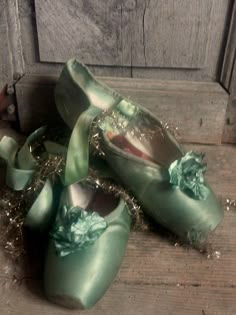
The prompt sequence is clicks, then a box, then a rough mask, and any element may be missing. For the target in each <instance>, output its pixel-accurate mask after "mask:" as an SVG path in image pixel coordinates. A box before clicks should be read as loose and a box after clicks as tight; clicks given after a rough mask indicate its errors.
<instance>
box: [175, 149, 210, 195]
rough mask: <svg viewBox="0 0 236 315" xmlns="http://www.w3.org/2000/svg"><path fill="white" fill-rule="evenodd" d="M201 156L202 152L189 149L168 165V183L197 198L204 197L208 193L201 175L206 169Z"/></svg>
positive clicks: (202, 155)
mask: <svg viewBox="0 0 236 315" xmlns="http://www.w3.org/2000/svg"><path fill="white" fill-rule="evenodd" d="M203 158H204V154H203V153H200V154H197V153H194V152H192V151H190V152H187V153H186V154H185V155H184V156H183V157H182V158H181V159H178V160H175V161H174V162H173V163H171V165H170V167H169V175H170V183H171V184H173V185H175V186H177V187H179V188H180V189H181V190H182V191H184V192H186V193H189V194H190V196H191V197H193V198H195V199H198V200H200V199H206V197H207V195H208V193H209V191H208V188H207V187H206V185H205V180H204V176H203V174H204V173H205V172H206V169H207V165H206V163H203V162H202V161H203Z"/></svg>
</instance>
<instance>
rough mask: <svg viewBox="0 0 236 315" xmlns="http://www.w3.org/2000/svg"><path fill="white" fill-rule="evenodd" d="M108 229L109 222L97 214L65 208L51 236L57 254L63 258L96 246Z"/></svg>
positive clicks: (79, 209)
mask: <svg viewBox="0 0 236 315" xmlns="http://www.w3.org/2000/svg"><path fill="white" fill-rule="evenodd" d="M106 228H107V222H106V221H105V219H104V218H103V217H101V216H100V215H99V214H98V213H97V212H87V211H85V210H83V209H82V208H80V207H71V208H68V207H66V206H64V207H63V208H62V211H61V213H60V216H59V217H58V218H57V220H56V223H55V226H54V228H53V230H52V232H51V236H52V238H53V240H54V245H55V247H56V252H57V254H58V255H59V256H61V257H63V256H66V255H69V254H71V253H74V252H75V251H77V250H80V249H84V248H85V247H88V246H90V245H92V244H94V243H95V241H96V240H97V239H98V238H99V237H100V235H101V234H102V233H103V232H104V231H105V229H106Z"/></svg>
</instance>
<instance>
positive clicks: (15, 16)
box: [6, 0, 25, 80]
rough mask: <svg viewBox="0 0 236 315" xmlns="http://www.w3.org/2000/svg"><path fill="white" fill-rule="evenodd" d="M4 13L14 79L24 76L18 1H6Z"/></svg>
mask: <svg viewBox="0 0 236 315" xmlns="http://www.w3.org/2000/svg"><path fill="white" fill-rule="evenodd" d="M6 11H7V20H8V29H9V46H10V50H11V57H10V58H11V62H12V69H13V75H12V76H13V77H14V79H16V80H17V79H19V77H21V76H22V75H23V74H24V66H25V65H24V57H23V48H22V43H21V28H20V20H19V7H18V0H11V1H6Z"/></svg>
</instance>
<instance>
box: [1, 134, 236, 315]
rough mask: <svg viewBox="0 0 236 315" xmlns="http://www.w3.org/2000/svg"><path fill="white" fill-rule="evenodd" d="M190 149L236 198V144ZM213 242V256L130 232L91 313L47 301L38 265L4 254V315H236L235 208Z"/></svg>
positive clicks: (215, 183) (219, 188) (219, 189)
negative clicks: (106, 287) (123, 253)
mask: <svg viewBox="0 0 236 315" xmlns="http://www.w3.org/2000/svg"><path fill="white" fill-rule="evenodd" d="M4 132H6V130H5V131H4ZM186 147H187V149H194V150H196V151H204V152H206V157H207V161H208V166H209V167H208V174H207V177H208V180H209V182H210V184H211V185H212V187H213V189H214V190H215V192H216V193H217V195H218V197H219V198H221V199H222V200H225V199H226V198H234V197H236V158H235V157H236V146H227V145H224V146H214V145H212V146H210V145H187V146H186ZM209 244H210V245H211V250H210V252H209V255H207V254H205V255H204V254H201V253H199V252H198V251H196V250H194V249H186V248H184V247H182V246H180V245H179V244H174V242H170V240H168V239H167V238H163V236H161V235H160V234H159V232H158V231H156V233H154V232H141V231H137V232H132V233H131V235H130V240H129V243H128V248H127V252H126V256H125V258H124V261H123V264H122V267H121V269H120V272H119V274H118V275H117V277H116V279H115V281H114V283H113V285H112V286H111V288H110V289H109V290H108V292H107V293H106V294H105V296H104V298H103V299H102V300H101V301H100V302H99V303H98V304H97V305H96V306H95V307H94V308H93V309H91V310H88V311H68V310H66V309H63V308H60V307H57V306H55V305H53V304H51V303H49V302H48V301H47V300H46V299H45V298H44V296H43V290H42V288H41V287H42V285H41V283H42V281H41V279H42V273H41V272H40V270H41V269H40V266H35V265H33V264H31V265H30V264H28V265H24V267H23V266H22V265H23V264H19V265H17V264H15V265H13V264H12V263H11V261H10V260H9V259H7V258H6V257H5V255H4V254H3V253H1V254H0V314H12V315H13V314H14V315H32V314H34V315H66V314H88V315H92V314H94V315H95V314H96V315H118V314H119V315H120V314H122V315H139V314H140V315H143V314H146V315H159V314H160V315H213V314H214V315H235V314H236V245H235V244H236V209H235V208H233V207H232V208H230V209H229V211H225V218H224V221H223V223H222V224H221V225H220V226H219V227H218V228H217V230H216V231H215V232H214V233H213V234H212V235H211V236H210V239H209ZM36 265H37V264H36Z"/></svg>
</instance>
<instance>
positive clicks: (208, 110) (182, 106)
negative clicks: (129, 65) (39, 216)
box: [16, 76, 228, 143]
mask: <svg viewBox="0 0 236 315" xmlns="http://www.w3.org/2000/svg"><path fill="white" fill-rule="evenodd" d="M100 79H102V80H103V81H104V82H105V83H107V84H108V85H110V86H111V87H112V88H115V89H117V90H118V91H120V92H121V93H122V94H124V95H125V96H127V97H130V98H131V99H133V100H135V101H137V102H138V103H140V104H142V105H143V106H145V107H147V108H148V109H149V110H150V111H152V112H153V113H154V114H156V115H157V117H159V118H160V119H161V120H163V122H168V123H169V124H172V125H175V126H178V128H179V133H180V136H181V140H182V141H183V142H196V143H221V137H222V131H223V126H224V119H225V111H226V106H227V101H228V94H227V93H226V92H225V91H224V90H223V89H222V88H221V87H220V85H219V84H217V83H206V82H204V83H200V82H181V81H156V80H141V79H128V78H126V79H124V78H104V77H103V78H100ZM55 81H56V78H55V77H41V76H25V77H24V78H22V80H20V81H19V82H18V84H17V85H16V93H17V102H18V111H19V119H20V125H21V129H22V131H24V132H29V131H30V130H32V129H34V128H37V127H39V126H40V125H41V124H44V123H47V122H48V121H49V123H50V122H53V121H54V119H55V117H56V116H57V111H56V108H55V105H54V100H53V88H54V84H55Z"/></svg>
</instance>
